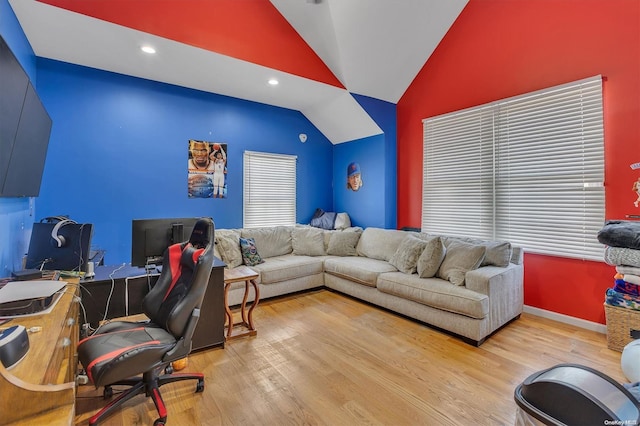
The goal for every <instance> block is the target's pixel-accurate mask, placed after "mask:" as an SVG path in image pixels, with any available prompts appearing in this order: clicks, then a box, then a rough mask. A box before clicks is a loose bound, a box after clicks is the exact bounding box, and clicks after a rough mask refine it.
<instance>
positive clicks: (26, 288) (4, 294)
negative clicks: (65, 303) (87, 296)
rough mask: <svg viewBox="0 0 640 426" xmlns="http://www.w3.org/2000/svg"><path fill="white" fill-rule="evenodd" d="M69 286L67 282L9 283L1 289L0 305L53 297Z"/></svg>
mask: <svg viewBox="0 0 640 426" xmlns="http://www.w3.org/2000/svg"><path fill="white" fill-rule="evenodd" d="M66 285H67V282H66V281H52V280H42V281H9V282H8V283H7V284H5V286H4V287H2V288H0V303H7V302H15V301H18V300H25V299H36V298H41V297H49V296H53V295H54V294H55V293H57V292H59V291H60V290H62V289H63V288H64V286H66Z"/></svg>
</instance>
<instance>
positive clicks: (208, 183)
mask: <svg viewBox="0 0 640 426" xmlns="http://www.w3.org/2000/svg"><path fill="white" fill-rule="evenodd" d="M187 170H188V176H189V178H188V184H187V192H188V196H189V198H226V197H227V179H226V178H227V144H226V143H220V142H205V141H198V140H195V139H190V140H189V161H188V167H187Z"/></svg>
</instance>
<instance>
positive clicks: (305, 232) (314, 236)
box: [291, 227, 325, 256]
mask: <svg viewBox="0 0 640 426" xmlns="http://www.w3.org/2000/svg"><path fill="white" fill-rule="evenodd" d="M291 245H292V246H293V254H296V255H298V256H323V255H324V254H325V250H324V232H323V230H322V229H319V228H302V227H296V228H294V229H293V231H291Z"/></svg>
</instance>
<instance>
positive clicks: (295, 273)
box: [251, 254, 324, 284]
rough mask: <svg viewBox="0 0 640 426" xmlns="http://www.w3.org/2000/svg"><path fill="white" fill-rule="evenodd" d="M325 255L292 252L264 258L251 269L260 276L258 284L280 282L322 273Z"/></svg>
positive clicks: (257, 280)
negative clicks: (303, 254)
mask: <svg viewBox="0 0 640 426" xmlns="http://www.w3.org/2000/svg"><path fill="white" fill-rule="evenodd" d="M323 259H324V257H318V256H296V255H292V254H288V255H284V256H275V257H269V258H266V259H264V263H261V264H259V265H256V266H252V267H251V269H253V270H254V271H256V272H258V273H259V274H260V276H259V277H258V279H256V282H257V283H258V284H270V283H278V282H281V281H287V280H292V279H295V278H300V277H307V276H310V275H314V274H320V273H322V261H323Z"/></svg>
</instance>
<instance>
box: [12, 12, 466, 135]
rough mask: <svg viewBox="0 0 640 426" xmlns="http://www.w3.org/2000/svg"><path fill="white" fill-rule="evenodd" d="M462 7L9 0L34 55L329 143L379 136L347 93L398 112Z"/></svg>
mask: <svg viewBox="0 0 640 426" xmlns="http://www.w3.org/2000/svg"><path fill="white" fill-rule="evenodd" d="M467 2H468V0H135V1H133V0H9V3H10V4H11V6H12V8H13V10H14V12H15V14H16V16H17V17H18V20H19V22H20V25H21V26H22V28H23V30H24V32H25V34H26V36H27V38H28V40H29V42H30V43H31V46H32V47H33V50H34V52H35V54H36V55H37V56H39V57H44V58H50V59H56V60H60V61H64V62H69V63H73V64H78V65H83V66H88V67H92V68H97V69H101V70H106V71H111V72H116V73H120V74H125V75H131V76H135V77H141V78H145V79H150V80H155V81H160V82H164V83H170V84H175V85H179V86H183V87H189V88H193V89H198V90H203V91H207V92H212V93H218V94H222V95H227V96H233V97H237V98H241V99H246V100H251V101H255V102H261V103H265V104H269V105H275V106H279V107H284V108H289V109H294V110H298V111H300V112H302V114H304V115H305V116H306V117H307V118H308V119H309V120H310V121H311V122H312V123H313V124H314V125H315V126H316V127H317V128H318V129H319V130H320V131H321V132H323V134H324V135H325V136H326V137H327V138H328V139H329V140H330V141H331V142H332V143H334V144H335V143H341V142H347V141H351V140H354V139H360V138H363V137H367V136H372V135H376V134H380V133H382V131H381V129H380V128H379V127H378V125H377V124H376V123H375V122H374V121H373V120H372V119H371V117H369V115H368V114H367V113H366V111H364V109H362V107H361V106H360V105H359V104H358V102H357V101H356V100H355V99H354V97H353V96H352V94H358V95H364V96H369V97H373V98H376V99H381V100H384V101H387V102H391V103H396V102H398V100H399V99H400V98H401V97H402V95H403V93H404V92H405V90H406V89H407V87H408V86H409V85H410V84H411V81H412V80H413V79H414V77H415V76H416V75H417V73H418V72H419V71H420V69H421V68H422V66H423V65H424V63H425V62H426V61H427V60H428V58H429V56H430V55H431V53H433V51H434V49H435V48H436V47H437V45H438V43H439V42H440V40H441V39H442V37H444V35H445V34H446V32H447V30H448V29H449V28H450V26H451V25H452V24H453V22H454V21H455V19H456V18H457V17H458V15H459V14H460V12H461V11H462V9H463V8H464V6H465V5H466V4H467ZM143 45H150V46H153V47H154V48H155V49H156V54H154V55H149V54H145V53H143V52H142V51H141V50H140V47H141V46H143ZM273 78H275V79H277V80H278V81H279V84H278V85H276V86H273V85H269V84H268V83H267V81H268V80H269V79H273Z"/></svg>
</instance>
